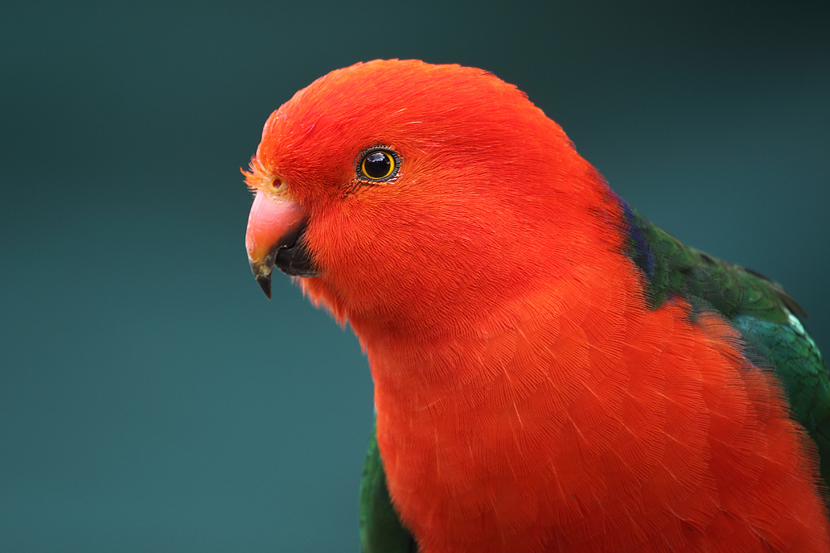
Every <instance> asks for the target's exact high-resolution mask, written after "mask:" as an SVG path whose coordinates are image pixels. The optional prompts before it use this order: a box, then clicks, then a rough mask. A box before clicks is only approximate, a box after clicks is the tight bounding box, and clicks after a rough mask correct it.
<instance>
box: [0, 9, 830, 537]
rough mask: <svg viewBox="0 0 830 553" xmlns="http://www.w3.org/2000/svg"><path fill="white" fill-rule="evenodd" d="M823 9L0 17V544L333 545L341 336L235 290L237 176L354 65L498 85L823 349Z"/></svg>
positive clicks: (828, 90)
mask: <svg viewBox="0 0 830 553" xmlns="http://www.w3.org/2000/svg"><path fill="white" fill-rule="evenodd" d="M826 5H827V2H777V3H776V2H741V3H738V2H701V1H688V2H687V1H682V2H651V3H631V4H628V5H623V3H619V2H611V1H608V2H597V1H582V2H569V3H562V2H520V1H513V2H509V3H504V4H501V5H497V4H487V3H481V2H470V3H466V4H463V3H454V2H449V1H441V2H432V1H427V2H391V1H386V2H378V3H355V2H353V3H327V2H319V1H317V2H315V1H310V2H302V3H300V2H297V3H291V4H287V3H280V2H270V3H269V2H244V1H236V2H228V3H227V4H218V3H204V2H189V3H188V2H172V3H171V2H159V3H141V4H140V5H139V4H136V3H132V2H114V1H111V2H105V3H104V2H102V3H100V4H93V3H69V2H65V3H51V4H50V3H38V2H29V3H23V2H14V1H8V2H4V3H2V5H1V6H0V99H2V109H1V110H0V183H1V184H2V196H0V263H2V265H0V290H2V294H1V295H0V550H3V551H10V552H21V553H23V552H76V551H77V552H84V553H96V552H112V551H118V552H124V553H128V552H146V551H153V552H176V553H180V552H191V551H192V552H212V551H216V552H225V551H228V552H230V551H245V552H259V551H289V552H290V551H302V552H315V551H321V552H323V551H357V549H358V540H357V486H358V481H359V476H360V470H361V466H362V462H363V454H364V451H365V446H366V441H367V437H368V431H369V428H370V421H371V413H372V389H371V380H370V377H369V371H368V369H367V367H366V361H365V358H364V357H363V356H362V355H361V352H360V348H359V346H358V344H357V341H356V340H355V339H354V337H353V336H352V335H351V333H350V332H349V331H348V330H346V331H344V330H341V329H340V328H339V327H338V326H337V325H336V324H335V323H333V322H332V321H331V320H330V319H329V318H328V316H327V315H326V314H325V313H323V312H320V311H317V310H315V309H314V308H313V307H311V305H310V304H308V303H307V302H306V301H305V300H304V299H303V298H302V296H301V294H300V292H299V290H298V289H297V288H296V287H294V286H292V285H291V284H290V281H289V279H288V278H287V277H284V276H281V275H280V276H277V277H275V282H274V300H273V301H271V302H268V301H266V300H265V297H264V296H263V295H262V292H261V291H260V290H259V287H258V286H257V285H256V282H255V281H254V279H253V278H252V276H251V274H250V270H249V268H248V265H247V261H246V258H245V249H244V243H243V242H244V234H245V223H246V219H247V215H248V208H249V206H250V203H251V196H250V194H249V193H248V192H247V190H246V188H245V186H244V185H243V183H242V178H241V175H240V174H239V167H240V166H245V165H246V164H247V162H248V159H249V158H250V156H251V155H252V154H253V152H254V150H255V148H256V145H257V142H258V139H259V136H260V131H261V127H262V124H263V123H264V121H265V119H266V118H267V116H268V115H269V114H270V113H271V112H272V111H273V110H274V109H276V108H277V107H279V105H280V104H281V103H283V102H284V101H286V100H288V99H289V98H290V97H291V95H292V94H293V93H294V92H295V91H296V90H298V89H299V88H301V87H303V86H305V85H307V84H308V83H310V82H311V81H312V80H314V79H315V78H317V77H319V76H321V75H323V74H325V73H327V72H328V71H330V70H332V69H335V68H338V67H342V66H346V65H350V64H352V63H354V62H356V61H359V60H369V59H373V58H388V57H400V58H421V59H424V60H427V61H430V62H434V63H449V62H454V63H461V64H464V65H473V66H478V67H483V68H485V69H488V70H490V71H492V72H494V73H495V74H496V75H498V76H499V77H501V78H503V79H505V80H507V81H509V82H511V83H514V84H516V85H518V86H519V87H520V88H521V89H522V90H524V91H525V92H527V93H528V94H529V96H530V98H531V100H532V101H534V102H535V103H536V104H537V105H539V106H541V107H542V108H543V109H544V110H545V112H546V113H547V114H548V115H549V116H550V117H552V118H553V119H555V120H556V121H558V122H559V123H560V124H561V125H562V126H563V127H564V129H565V130H566V132H567V133H568V134H569V136H570V137H571V139H572V140H573V141H574V142H575V144H576V146H577V148H578V150H579V152H580V153H581V154H582V155H583V156H585V157H586V158H587V159H588V160H589V161H591V162H592V163H593V164H594V165H595V166H596V167H598V168H599V170H600V171H602V172H603V173H604V174H605V176H606V177H607V179H608V180H609V182H610V183H611V185H612V187H613V188H614V189H615V190H616V191H617V192H619V193H620V194H621V195H622V196H623V197H625V198H626V199H627V200H628V201H629V202H630V203H631V204H632V205H634V206H636V207H638V208H639V209H640V210H641V211H642V212H643V213H644V214H645V215H646V216H647V217H649V218H651V219H652V220H653V221H655V222H656V223H658V224H659V225H661V226H663V227H664V228H665V229H666V230H668V231H669V232H671V233H673V234H674V235H676V236H678V237H679V238H680V239H682V240H684V241H685V242H687V243H688V244H691V245H694V246H697V247H699V248H702V249H704V250H706V251H708V252H709V253H711V254H713V255H717V256H719V257H722V258H725V259H727V260H730V261H733V262H736V263H740V264H743V265H746V266H748V267H752V268H754V269H756V270H758V271H760V272H762V273H764V274H767V275H768V276H770V277H771V278H774V279H776V280H778V281H780V282H782V283H783V284H784V285H785V287H786V288H787V290H788V291H789V292H790V293H791V294H792V295H793V296H794V297H795V298H796V299H797V300H798V301H799V302H800V303H801V304H802V305H803V306H804V307H805V309H806V310H807V311H808V313H809V314H810V316H811V317H810V320H809V321H808V325H807V326H808V328H809V329H810V330H811V331H812V333H813V335H814V337H815V339H816V341H817V342H818V344H819V346H823V347H824V348H825V350H828V351H830V295H828V292H827V273H828V264H829V263H830V261H828V255H829V254H830V218H829V217H828V216H827V205H828V201H829V200H830V191H829V189H828V186H829V185H830V131H829V130H828V129H830V33H828V29H830V17H828V11H827V8H825V7H823V6H826Z"/></svg>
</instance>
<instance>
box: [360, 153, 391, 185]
mask: <svg viewBox="0 0 830 553" xmlns="http://www.w3.org/2000/svg"><path fill="white" fill-rule="evenodd" d="M397 172H398V159H397V156H396V155H395V154H394V153H393V152H391V151H389V150H382V149H378V148H373V149H371V150H369V151H368V152H366V153H365V154H363V157H362V158H361V160H360V165H358V171H357V173H358V177H360V178H364V179H368V180H372V181H385V180H389V179H391V178H392V177H394V176H395V175H396V174H397Z"/></svg>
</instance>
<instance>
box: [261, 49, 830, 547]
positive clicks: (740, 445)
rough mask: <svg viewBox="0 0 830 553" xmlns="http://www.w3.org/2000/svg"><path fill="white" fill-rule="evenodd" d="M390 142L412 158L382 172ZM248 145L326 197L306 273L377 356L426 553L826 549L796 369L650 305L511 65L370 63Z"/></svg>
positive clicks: (401, 479) (410, 511) (673, 305)
mask: <svg viewBox="0 0 830 553" xmlns="http://www.w3.org/2000/svg"><path fill="white" fill-rule="evenodd" d="M377 145H381V146H385V147H389V148H392V149H394V151H396V152H397V153H398V154H399V155H400V158H401V160H402V162H401V167H400V176H399V178H397V179H396V180H395V181H394V182H391V183H383V184H378V185H375V186H365V185H364V184H363V183H361V182H360V180H359V179H358V178H356V176H355V172H354V166H355V165H354V164H355V160H356V159H357V157H358V156H359V155H360V152H361V151H363V150H364V149H365V148H367V147H371V146H377ZM252 167H253V169H254V172H255V174H254V175H252V176H251V178H250V180H249V182H251V183H252V184H253V185H254V186H256V187H259V188H262V187H264V186H267V183H269V182H272V181H273V180H274V179H275V178H278V179H280V182H284V183H286V186H287V187H288V188H287V191H286V192H284V193H285V194H289V195H290V197H291V198H292V199H293V200H294V201H296V202H298V203H299V204H301V205H302V206H303V207H304V208H305V209H307V211H308V213H309V224H308V228H307V231H306V235H305V240H306V243H307V244H308V247H309V249H310V251H312V252H314V256H315V260H316V262H317V263H318V265H319V266H320V267H324V271H323V273H322V275H321V276H319V277H317V278H308V279H302V280H301V284H302V286H303V288H304V290H305V291H306V292H307V293H308V295H309V296H310V298H311V299H312V300H313V301H315V302H316V303H317V304H321V305H323V306H325V307H327V308H328V309H330V310H331V312H332V313H333V314H334V316H335V317H336V318H337V319H338V320H339V321H341V322H346V321H348V322H349V323H350V325H351V326H352V327H353V329H354V331H355V333H356V334H357V336H358V337H359V339H360V341H361V344H362V345H363V347H364V348H365V350H366V352H367V354H368V358H369V362H370V366H371V370H372V376H373V379H374V383H375V402H376V408H377V437H378V444H379V447H380V451H381V455H382V458H383V463H384V467H385V470H386V475H387V480H388V486H389V490H390V493H391V495H392V498H393V501H394V504H395V506H396V508H397V509H398V511H399V513H400V515H401V518H402V520H403V521H404V523H405V524H406V525H407V526H408V527H409V528H410V529H411V530H412V532H413V534H414V535H415V536H416V538H417V540H418V542H419V544H420V546H421V548H422V550H423V552H424V553H449V552H453V553H458V552H465V551H469V552H473V551H474V552H479V553H480V552H502V551H503V552H553V551H563V552H564V551H568V552H582V551H584V552H596V551H615V552H616V551H644V552H645V551H673V552H675V553H677V552H680V551H724V552H728V553H738V552H744V551H746V552H749V551H816V552H818V551H822V552H826V551H828V550H830V539H829V538H828V523H827V516H826V512H825V507H824V504H823V501H822V499H821V497H820V494H819V492H818V491H817V484H816V482H817V472H816V462H815V453H814V451H813V450H812V449H811V448H810V447H809V446H808V445H807V442H806V441H805V437H804V436H805V435H804V431H803V429H802V428H801V427H799V426H798V425H797V424H796V423H795V422H793V421H792V420H791V419H790V418H789V416H788V407H787V405H786V402H785V400H784V399H783V397H782V392H781V387H780V384H779V382H778V381H777V380H776V379H775V378H774V377H773V376H772V375H771V374H769V373H768V372H765V371H763V370H761V369H759V368H757V367H754V366H752V364H751V363H750V361H749V360H747V358H746V357H745V356H744V355H743V354H742V352H741V351H740V349H739V348H738V347H737V344H738V336H737V334H736V332H735V331H734V330H733V329H732V328H731V327H730V326H729V325H728V324H727V323H726V322H725V321H724V320H723V319H721V318H720V317H719V316H718V315H715V314H713V313H703V314H701V315H699V316H698V317H697V318H696V319H695V320H694V321H692V320H691V319H690V308H689V305H688V304H687V303H686V302H685V301H684V300H682V299H679V298H676V299H673V300H670V301H669V302H667V303H666V304H664V305H663V306H662V307H660V308H659V309H656V310H650V309H649V308H648V306H647V304H646V298H645V292H644V287H645V283H644V281H643V276H642V272H641V271H639V269H638V268H637V267H636V266H635V265H634V262H633V261H632V260H631V259H630V258H629V257H628V256H626V255H625V247H626V244H625V240H626V238H625V235H624V233H623V232H622V229H621V228H620V226H619V225H620V224H619V221H622V220H623V216H622V213H621V212H620V209H621V208H620V206H619V204H618V203H617V202H615V201H614V200H613V197H612V196H610V195H609V193H608V190H607V188H606V186H605V184H604V183H603V181H602V179H601V177H600V176H599V175H598V174H597V172H596V171H595V170H594V169H593V168H592V167H591V166H590V165H589V164H588V163H587V162H586V161H585V160H583V159H582V158H581V157H580V156H579V155H577V153H576V151H575V150H574V149H573V146H572V145H571V143H570V142H569V141H568V139H567V137H566V136H565V134H564V133H563V132H562V130H561V128H560V127H559V126H558V125H556V124H555V123H554V122H553V121H551V120H550V119H548V118H547V117H545V116H544V114H543V113H542V111H541V110H539V109H538V108H536V107H535V106H533V105H532V104H531V103H530V102H529V101H528V100H527V99H526V98H525V96H524V95H523V94H522V93H521V92H519V91H518V90H516V89H515V87H513V86H511V85H508V84H505V83H503V82H502V81H500V80H498V79H497V78H495V77H494V76H492V75H489V74H486V73H484V72H482V71H480V70H475V69H468V68H461V67H457V66H430V65H427V64H423V63H420V62H414V61H409V62H398V61H386V62H381V61H377V62H371V63H367V64H358V65H356V66H353V67H350V68H346V69H343V70H339V71H335V72H333V73H331V74H329V75H327V76H326V77H323V78H322V79H319V80H318V81H316V82H315V83H313V84H312V85H310V86H309V87H308V88H306V89H304V90H302V91H300V92H299V93H297V95H296V96H295V97H294V98H293V99H292V100H291V101H289V102H288V103H286V104H285V105H283V106H282V107H281V108H280V109H279V110H278V111H277V112H275V113H274V115H272V116H271V118H270V119H269V121H268V123H267V124H266V126H265V130H264V132H263V141H262V143H261V145H260V147H259V150H258V151H257V156H256V158H255V161H254V163H253V164H252ZM263 183H266V184H263ZM281 193H283V192H281Z"/></svg>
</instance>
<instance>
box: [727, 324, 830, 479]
mask: <svg viewBox="0 0 830 553" xmlns="http://www.w3.org/2000/svg"><path fill="white" fill-rule="evenodd" d="M790 317H791V321H790V322H789V323H786V324H777V323H772V322H769V321H763V320H759V319H756V318H755V317H751V316H747V315H738V316H737V317H735V318H734V319H733V320H732V324H733V326H734V327H735V328H736V329H738V331H739V332H740V333H741V335H742V336H743V338H744V340H745V341H746V342H747V344H748V345H749V347H750V349H751V353H755V354H757V356H758V357H759V358H760V359H761V363H768V364H769V365H771V366H772V368H773V369H774V371H775V374H776V375H777V376H778V378H779V379H780V380H781V383H782V384H783V386H784V389H785V390H786V392H787V397H788V399H789V402H790V407H791V409H792V414H793V417H794V418H795V419H796V420H797V421H798V422H799V423H801V424H802V425H803V426H804V428H805V429H806V430H807V432H808V433H809V434H810V437H812V438H813V440H814V441H815V442H816V446H817V447H818V452H819V456H820V458H821V476H822V477H823V478H824V481H825V482H830V376H828V372H827V368H826V367H825V366H824V362H823V361H822V359H821V354H820V353H819V350H818V348H817V347H816V345H815V343H813V340H812V339H811V338H810V336H808V335H807V333H806V332H805V331H804V328H803V327H802V326H801V322H800V321H799V320H798V319H796V318H795V317H794V316H793V315H790Z"/></svg>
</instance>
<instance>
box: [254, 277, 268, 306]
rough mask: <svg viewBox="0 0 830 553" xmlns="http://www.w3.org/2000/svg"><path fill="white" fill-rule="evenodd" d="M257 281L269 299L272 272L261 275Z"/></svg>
mask: <svg viewBox="0 0 830 553" xmlns="http://www.w3.org/2000/svg"><path fill="white" fill-rule="evenodd" d="M256 281H257V283H258V284H259V287H260V288H262V291H263V292H264V293H265V297H267V298H268V299H269V300H270V299H271V274H270V273H269V274H267V275H260V276H258V277H256Z"/></svg>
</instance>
